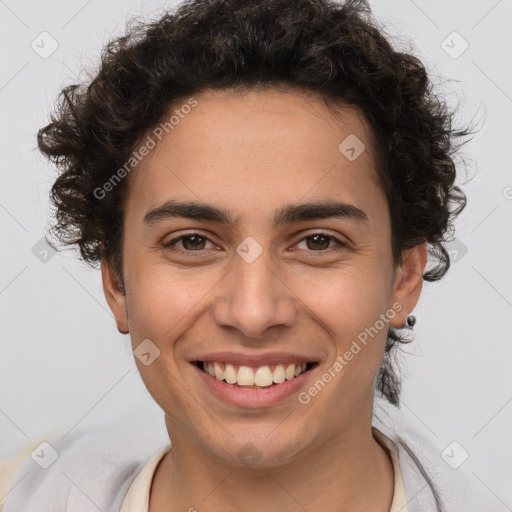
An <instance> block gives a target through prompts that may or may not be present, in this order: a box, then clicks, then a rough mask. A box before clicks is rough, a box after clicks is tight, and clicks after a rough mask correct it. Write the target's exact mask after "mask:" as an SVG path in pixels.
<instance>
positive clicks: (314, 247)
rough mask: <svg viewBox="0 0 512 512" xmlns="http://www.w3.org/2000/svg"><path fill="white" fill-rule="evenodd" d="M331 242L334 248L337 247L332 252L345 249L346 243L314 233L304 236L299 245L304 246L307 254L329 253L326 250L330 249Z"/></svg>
mask: <svg viewBox="0 0 512 512" xmlns="http://www.w3.org/2000/svg"><path fill="white" fill-rule="evenodd" d="M331 242H333V243H334V246H338V247H336V248H335V249H334V250H336V249H343V248H345V247H347V244H346V243H344V242H341V241H340V240H338V239H337V238H335V237H333V236H330V235H326V234H324V233H314V234H312V235H309V236H306V237H304V238H303V239H302V240H301V241H300V242H299V245H300V244H301V243H304V244H305V245H306V250H307V251H309V252H330V251H327V249H330V248H331V247H332V246H331V247H330V244H331Z"/></svg>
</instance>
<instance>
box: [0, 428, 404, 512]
mask: <svg viewBox="0 0 512 512" xmlns="http://www.w3.org/2000/svg"><path fill="white" fill-rule="evenodd" d="M373 435H374V438H375V439H376V440H377V441H378V442H379V444H381V446H383V447H384V448H385V449H386V451H387V452H388V453H389V455H390V458H391V462H392V466H393V474H394V493H393V502H392V505H391V509H390V512H407V506H406V498H405V490H404V485H403V481H402V474H401V470H400V463H399V460H398V453H397V449H396V446H395V444H394V443H393V442H392V441H391V439H389V438H388V437H386V436H385V435H384V434H383V433H382V432H380V431H379V430H378V429H376V428H375V427H374V428H373ZM37 445H39V443H37ZM37 445H35V446H30V448H28V449H25V450H23V451H22V452H19V453H18V454H17V455H16V456H15V457H13V458H11V459H9V460H8V461H0V511H1V510H2V506H3V505H4V504H5V502H6V500H7V496H8V492H9V488H10V487H11V486H12V485H13V483H14V479H15V475H16V473H17V472H18V469H19V467H20V466H21V464H22V462H23V461H24V460H25V458H26V457H28V456H29V455H30V453H31V451H32V450H33V449H34V448H35V447H36V446H37ZM171 448H172V445H171V444H170V443H169V444H167V445H166V446H163V447H161V448H159V449H158V450H157V452H156V453H154V454H153V455H152V456H151V457H150V458H149V460H148V461H147V462H146V463H145V464H144V465H143V466H142V467H141V468H140V470H138V472H137V473H136V476H135V478H134V479H133V481H132V482H131V484H130V485H129V487H128V490H127V492H126V495H125V496H124V498H123V501H122V504H121V508H120V510H119V512H148V507H149V498H150V492H151V485H152V482H153V477H154V475H155V471H156V468H157V466H158V464H159V463H160V461H161V460H162V459H163V457H164V456H165V455H166V454H167V453H168V452H169V450H171ZM2 497H4V498H3V499H2Z"/></svg>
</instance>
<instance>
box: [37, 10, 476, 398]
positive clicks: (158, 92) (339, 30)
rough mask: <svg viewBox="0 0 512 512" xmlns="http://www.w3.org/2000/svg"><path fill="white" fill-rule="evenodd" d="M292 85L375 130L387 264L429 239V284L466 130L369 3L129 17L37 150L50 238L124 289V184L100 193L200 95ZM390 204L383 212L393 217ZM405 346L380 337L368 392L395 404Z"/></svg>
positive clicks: (452, 212)
mask: <svg viewBox="0 0 512 512" xmlns="http://www.w3.org/2000/svg"><path fill="white" fill-rule="evenodd" d="M260 86H263V87H288V88H295V89H298V90H302V91H304V92H309V93H311V92H312V93H315V94H316V95H317V96H318V97H320V98H321V99H323V100H324V101H325V102H326V103H327V104H328V105H329V106H333V107H335V106H336V105H350V106H353V107H355V108H357V109H359V111H360V112H361V113H362V114H363V115H364V118H365V120H366V121H367V122H368V124H369V126H370V128H371V131H372V133H371V136H372V146H373V147H372V149H373V150H374V154H375V155H377V158H376V162H377V169H376V171H377V174H378V176H379V179H380V182H381V186H382V188H383V190H384V192H385V195H386V198H387V201H388V205H389V206H390V208H389V214H390V219H391V230H392V240H391V244H392V249H393V257H394V260H395V263H401V262H402V259H401V257H402V251H403V250H404V249H407V248H411V247H414V246H416V245H418V244H420V243H423V242H427V243H428V248H429V256H430V260H431V261H430V262H431V263H432V266H431V267H430V268H427V269H426V272H425V274H424V275H423V279H424V280H425V281H435V280H438V279H440V278H441V277H443V276H444V274H445V273H446V272H447V270H448V268H449V265H450V259H449V255H448V253H447V251H446V249H445V248H444V246H443V243H444V242H446V241H447V240H448V238H447V236H448V235H451V234H452V232H453V220H454V218H455V217H456V216H457V215H458V214H459V213H460V212H461V211H462V209H463V208H464V206H465V204H466V197H465V194H464V193H463V192H462V191H461V189H460V188H459V187H458V186H455V185H454V182H455V178H456V166H455V162H454V159H453V156H454V155H455V153H456V151H457V150H458V149H459V147H460V146H462V144H464V143H465V141H464V140H463V142H462V143H460V144H456V139H459V138H464V137H465V136H467V135H469V134H471V133H472V132H470V131H469V130H468V128H464V129H460V130H457V129H454V128H452V121H453V118H454V115H455V113H456V112H457V109H455V110H453V111H451V110H450V109H449V108H448V106H447V104H446V103H445V102H444V101H443V100H442V99H441V98H440V97H439V96H438V95H436V94H435V93H434V86H433V83H432V81H431V80H430V78H429V76H428V74H427V72H426V70H425V67H424V66H423V64H422V63H421V61H420V60H419V59H418V58H417V57H415V56H413V55H412V54H410V53H403V52H400V51H396V50H395V49H394V48H393V47H392V45H391V43H390V41H388V39H387V37H386V35H385V29H384V28H382V27H380V26H379V25H378V23H377V22H376V21H375V20H374V18H373V15H372V13H371V10H370V7H369V5H368V3H367V2H366V1H364V0H348V1H346V2H345V3H343V4H341V3H337V2H335V1H333V0H188V1H186V2H184V3H182V4H181V5H180V6H178V7H177V8H176V9H175V10H174V11H172V12H171V11H170V12H167V13H166V14H165V15H164V16H163V17H161V19H159V20H158V21H155V22H151V23H147V22H141V21H135V22H133V23H131V24H129V25H128V28H127V31H126V34H125V35H124V36H122V37H118V38H116V39H114V40H112V41H111V42H110V43H108V44H107V45H106V46H105V48H104V50H103V52H102V58H101V65H100V66H99V69H98V70H97V72H96V73H95V76H94V77H93V78H92V79H91V80H90V81H85V82H82V83H78V84H75V85H71V86H68V87H65V88H64V89H63V90H62V91H61V94H60V96H59V99H58V101H57V104H56V108H55V112H54V113H53V115H52V117H51V119H50V123H49V124H48V125H47V126H45V127H44V128H42V129H41V130H40V131H39V133H38V146H39V149H40V150H41V151H42V152H43V153H44V154H45V155H46V156H47V157H48V158H50V159H51V160H52V161H53V162H54V163H55V164H56V165H57V167H58V168H59V170H60V174H59V176H58V178H57V179H56V181H55V183H54V184H53V187H52V189H51V201H52V204H53V206H54V207H55V208H56V215H55V219H56V222H55V223H54V225H53V226H51V228H50V230H49V231H50V234H51V235H52V236H53V237H54V238H56V239H57V240H58V241H59V242H61V243H63V244H64V245H73V244H77V246H78V247H79V250H80V254H81V257H82V259H83V260H84V261H85V262H87V263H88V264H90V265H91V266H96V264H97V263H98V262H99V261H100V260H101V259H102V258H105V259H106V260H107V261H108V262H110V263H111V264H112V266H113V268H114V271H115V272H116V273H117V275H118V277H119V279H120V282H121V283H123V279H122V275H123V273H122V268H123V267H122V238H123V233H122V225H123V222H122V220H123V205H124V203H123V198H124V197H126V190H127V187H128V183H129V180H128V179H124V180H123V181H122V182H121V183H119V185H117V186H115V187H112V190H111V191H109V193H108V194H104V197H98V194H96V193H95V190H98V188H101V187H103V185H104V184H105V183H106V182H107V181H108V180H109V178H111V176H112V174H113V171H114V170H115V169H119V168H120V167H121V166H122V165H123V164H124V163H125V162H127V161H128V160H129V159H130V155H131V154H132V152H133V151H134V149H135V148H136V147H137V145H138V144H140V141H141V140H142V139H143V137H145V136H146V135H147V133H148V132H149V131H150V130H151V129H152V128H154V127H155V126H157V125H158V124H159V123H161V122H162V120H163V119H164V117H165V116H166V115H167V116H168V113H169V111H170V109H171V108H172V107H173V106H174V105H177V104H178V103H179V102H180V101H183V98H186V97H190V96H191V95H195V94H199V93H200V92H201V91H204V90H207V89H232V90H241V91H244V90H250V89H251V88H255V87H260ZM391 205H392V207H391ZM409 341H411V340H410V339H409V338H408V337H407V335H406V331H404V330H402V329H394V328H392V327H390V328H389V330H388V337H387V343H386V349H385V355H384V360H383V363H382V367H381V369H380V371H379V375H378V377H377V379H376V389H377V390H378V391H380V393H381V394H382V395H383V396H384V397H386V398H387V399H388V400H389V402H391V403H392V404H394V405H399V394H400V378H399V374H398V373H397V371H396V365H395V364H394V361H393V360H394V356H395V355H396V354H394V351H392V349H393V347H395V346H396V343H397V342H409Z"/></svg>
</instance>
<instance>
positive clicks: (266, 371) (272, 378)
mask: <svg viewBox="0 0 512 512" xmlns="http://www.w3.org/2000/svg"><path fill="white" fill-rule="evenodd" d="M203 369H204V371H205V372H206V373H208V375H210V376H211V377H215V378H216V379H217V380H225V381H226V382H227V383H228V384H238V385H239V386H253V385H256V386H261V387H267V386H271V385H272V384H273V383H275V384H280V383H281V382H284V381H285V380H291V379H293V378H294V377H298V376H299V375H300V374H301V373H304V372H305V371H306V363H297V364H288V365H282V364H278V365H276V366H275V368H274V369H273V370H272V369H271V368H270V366H268V365H265V366H260V367H259V368H252V367H250V366H234V365H232V364H224V363H218V362H217V361H214V362H211V361H208V362H206V361H205V362H204V363H203Z"/></svg>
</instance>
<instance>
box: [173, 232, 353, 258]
mask: <svg viewBox="0 0 512 512" xmlns="http://www.w3.org/2000/svg"><path fill="white" fill-rule="evenodd" d="M316 235H320V236H323V237H325V238H328V239H329V240H331V241H334V242H335V243H337V244H338V247H337V248H335V249H334V251H339V250H341V249H344V248H346V247H348V244H347V243H345V242H342V241H341V240H339V239H338V238H336V237H334V236H332V235H329V234H327V233H323V232H321V231H318V232H314V233H311V234H309V235H307V236H305V237H303V238H301V239H300V240H299V241H298V242H297V243H300V242H303V241H304V240H306V239H307V238H311V237H313V236H316ZM193 236H198V237H199V238H203V239H205V240H207V241H209V242H211V243H213V242H212V241H211V240H210V239H209V238H208V237H207V236H205V235H204V234H202V233H200V232H198V231H194V232H191V233H186V234H184V235H181V236H179V237H177V238H174V239H173V240H171V241H170V242H167V243H166V244H163V248H164V249H170V250H171V251H174V252H179V253H182V254H183V253H187V254H191V253H192V254H193V253H198V256H200V255H201V253H203V251H205V250H207V249H199V250H197V251H190V250H186V249H176V248H173V247H172V246H173V245H174V244H175V243H177V242H179V241H180V240H183V239H184V238H189V237H193ZM331 250H332V248H328V249H321V250H318V251H314V250H307V252H312V253H313V252H319V253H326V252H332V251H331Z"/></svg>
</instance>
